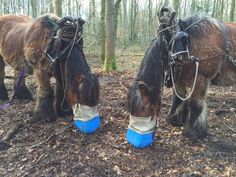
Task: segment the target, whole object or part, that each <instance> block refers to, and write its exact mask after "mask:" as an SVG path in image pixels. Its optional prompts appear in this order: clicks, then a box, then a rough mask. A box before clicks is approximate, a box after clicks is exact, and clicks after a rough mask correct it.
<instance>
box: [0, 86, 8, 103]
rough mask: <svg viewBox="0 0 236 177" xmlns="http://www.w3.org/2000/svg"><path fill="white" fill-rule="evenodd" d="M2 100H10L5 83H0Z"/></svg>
mask: <svg viewBox="0 0 236 177" xmlns="http://www.w3.org/2000/svg"><path fill="white" fill-rule="evenodd" d="M0 100H3V101H4V100H8V94H7V89H6V87H5V86H4V85H0Z"/></svg>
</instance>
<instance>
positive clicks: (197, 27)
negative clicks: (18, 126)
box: [179, 14, 220, 38]
mask: <svg viewBox="0 0 236 177" xmlns="http://www.w3.org/2000/svg"><path fill="white" fill-rule="evenodd" d="M218 22H219V21H218V20H216V19H214V18H210V17H206V16H201V15H198V14H197V15H194V16H191V17H187V18H185V19H180V20H179V25H180V27H181V28H182V30H183V31H186V32H187V33H188V34H189V35H190V36H191V37H193V38H198V37H201V36H203V35H206V34H209V33H211V30H212V27H213V26H214V27H217V28H220V27H219V24H218Z"/></svg>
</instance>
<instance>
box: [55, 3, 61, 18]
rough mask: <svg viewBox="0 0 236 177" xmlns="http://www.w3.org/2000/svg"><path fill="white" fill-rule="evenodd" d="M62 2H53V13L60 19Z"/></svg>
mask: <svg viewBox="0 0 236 177" xmlns="http://www.w3.org/2000/svg"><path fill="white" fill-rule="evenodd" d="M61 6H62V0H54V13H55V14H56V15H58V16H59V17H62V7H61Z"/></svg>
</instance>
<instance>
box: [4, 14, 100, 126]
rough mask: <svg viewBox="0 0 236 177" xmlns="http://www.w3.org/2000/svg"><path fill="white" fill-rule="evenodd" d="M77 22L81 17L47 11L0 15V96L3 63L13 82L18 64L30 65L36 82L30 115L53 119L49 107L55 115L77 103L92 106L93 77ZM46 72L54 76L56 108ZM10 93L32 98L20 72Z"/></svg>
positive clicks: (95, 93) (94, 99)
mask: <svg viewBox="0 0 236 177" xmlns="http://www.w3.org/2000/svg"><path fill="white" fill-rule="evenodd" d="M62 22H63V23H62ZM83 24H84V21H83V20H82V19H78V20H75V21H68V20H67V19H66V20H64V21H63V19H60V18H59V17H57V16H56V15H53V14H47V15H43V16H41V17H38V18H37V19H35V20H32V19H31V18H30V17H27V16H18V15H4V16H0V100H6V99H8V94H7V90H6V88H5V85H4V75H5V73H4V67H5V64H4V63H6V64H8V65H10V66H11V67H12V68H13V69H14V70H15V78H16V79H15V84H16V80H17V78H18V77H19V73H20V71H21V70H22V69H24V70H27V71H28V72H29V71H31V70H32V69H33V72H34V75H35V77H36V79H37V83H38V90H37V105H36V108H35V111H34V119H36V120H42V121H46V122H50V121H53V120H55V119H56V114H55V113H57V115H59V116H65V115H68V114H72V109H71V107H72V106H74V105H76V104H77V103H79V104H82V105H85V106H88V107H94V106H96V105H97V104H98V98H99V82H98V78H97V77H96V76H95V75H94V74H92V72H91V70H90V68H89V66H88V64H87V62H86V59H85V55H84V52H83V39H82V32H83ZM65 26H69V27H68V28H66V27H65ZM64 27H65V28H64ZM55 30H56V31H55ZM67 30H69V31H67ZM67 34H70V35H69V36H67ZM71 34H73V35H72V36H71ZM49 44H50V47H48V45H49ZM46 49H47V54H48V53H50V57H54V59H55V61H54V60H53V63H52V62H51V61H50V60H48V59H47V57H46V55H45V50H46ZM52 76H55V77H56V94H55V95H56V103H55V109H56V111H55V110H54V94H53V88H52V86H51V84H50V78H51V77H52ZM16 98H19V99H31V98H32V96H31V94H30V91H29V90H28V88H27V86H26V84H25V79H24V78H23V80H22V82H21V83H20V86H19V88H17V91H16Z"/></svg>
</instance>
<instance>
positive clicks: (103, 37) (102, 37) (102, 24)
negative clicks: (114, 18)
mask: <svg viewBox="0 0 236 177" xmlns="http://www.w3.org/2000/svg"><path fill="white" fill-rule="evenodd" d="M105 7H106V4H105V0H101V17H100V20H101V22H100V45H101V55H100V61H101V64H102V65H104V61H105V40H106V28H105V14H106V11H105Z"/></svg>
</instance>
